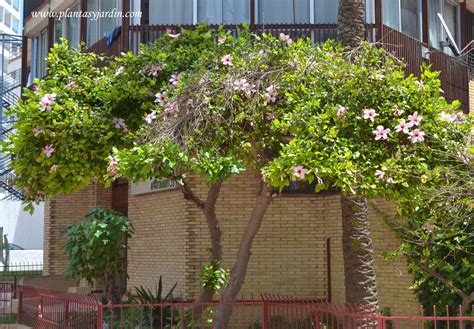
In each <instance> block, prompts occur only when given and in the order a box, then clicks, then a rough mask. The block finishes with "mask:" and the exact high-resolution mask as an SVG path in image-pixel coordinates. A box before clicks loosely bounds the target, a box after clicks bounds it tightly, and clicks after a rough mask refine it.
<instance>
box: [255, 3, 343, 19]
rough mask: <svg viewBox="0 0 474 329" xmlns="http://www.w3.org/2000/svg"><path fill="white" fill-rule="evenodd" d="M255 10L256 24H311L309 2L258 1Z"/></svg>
mask: <svg viewBox="0 0 474 329" xmlns="http://www.w3.org/2000/svg"><path fill="white" fill-rule="evenodd" d="M330 3H331V4H333V6H335V2H334V1H331V2H330ZM255 9H256V10H257V15H256V17H257V20H256V23H258V24H272V23H275V24H278V23H281V24H294V23H311V20H310V0H258V1H257V3H256V6H255Z"/></svg>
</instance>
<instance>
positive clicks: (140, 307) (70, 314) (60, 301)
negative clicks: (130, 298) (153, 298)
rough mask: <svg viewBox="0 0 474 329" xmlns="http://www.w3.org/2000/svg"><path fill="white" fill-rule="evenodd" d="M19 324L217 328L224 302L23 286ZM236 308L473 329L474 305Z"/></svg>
mask: <svg viewBox="0 0 474 329" xmlns="http://www.w3.org/2000/svg"><path fill="white" fill-rule="evenodd" d="M18 296H19V303H18V322H19V323H21V324H25V325H28V326H30V327H32V328H48V329H49V328H51V329H55V328H58V329H63V328H64V329H66V328H68V329H89V328H91V329H94V328H96V329H113V328H116V329H139V328H140V329H141V328H143V329H145V328H146V329H148V328H149V329H151V328H160V329H162V328H182V329H184V328H212V327H214V325H215V323H213V319H214V316H215V314H216V312H217V309H218V308H219V307H220V306H221V305H223V302H222V301H214V302H209V303H201V304H198V305H196V304H194V302H193V301H172V302H166V303H164V302H163V303H159V304H138V303H137V304H133V303H130V304H120V305H102V304H100V303H99V302H98V301H97V300H96V298H95V297H94V296H89V295H78V294H69V293H62V292H53V291H47V290H41V289H34V288H28V287H21V289H20V290H19V292H18ZM227 305H231V306H232V307H233V312H232V317H231V319H230V322H229V325H228V326H227V328H242V329H261V328H264V329H277V328H281V329H283V328H285V329H290V328H295V329H303V328H308V329H310V328H311V329H329V328H331V329H335V328H337V329H339V328H340V329H346V328H347V329H353V328H354V329H355V328H374V329H375V328H378V329H390V328H393V329H399V328H400V329H402V328H410V329H411V328H413V329H414V328H421V329H424V328H427V329H428V328H433V329H438V328H439V329H441V328H447V329H449V328H457V329H467V328H470V329H472V328H473V325H474V316H473V314H474V306H473V308H472V309H471V310H470V315H464V314H463V311H462V310H461V308H459V311H458V313H457V314H456V315H452V314H450V312H449V308H446V311H445V315H444V316H436V314H439V313H438V312H437V310H436V308H433V309H432V310H430V311H431V312H430V314H434V315H426V313H427V312H426V310H425V309H423V308H410V307H409V306H408V307H406V308H404V309H402V308H398V307H394V308H391V309H390V315H387V314H382V313H381V312H379V311H378V310H377V309H371V308H369V307H361V306H354V305H350V304H346V303H330V302H328V301H327V299H326V298H314V297H312V298H301V297H286V296H278V295H271V294H263V295H262V298H259V299H251V300H240V301H235V302H231V303H227Z"/></svg>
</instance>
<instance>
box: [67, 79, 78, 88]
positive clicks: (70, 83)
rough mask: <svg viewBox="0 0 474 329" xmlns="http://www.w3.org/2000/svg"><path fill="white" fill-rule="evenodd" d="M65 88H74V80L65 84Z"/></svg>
mask: <svg viewBox="0 0 474 329" xmlns="http://www.w3.org/2000/svg"><path fill="white" fill-rule="evenodd" d="M66 88H68V89H72V88H76V83H75V82H74V81H71V82H69V83H68V84H67V85H66Z"/></svg>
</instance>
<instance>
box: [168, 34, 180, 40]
mask: <svg viewBox="0 0 474 329" xmlns="http://www.w3.org/2000/svg"><path fill="white" fill-rule="evenodd" d="M180 35H181V34H180V33H176V34H173V33H168V36H169V37H170V38H173V39H176V38H178V37H179V36H180Z"/></svg>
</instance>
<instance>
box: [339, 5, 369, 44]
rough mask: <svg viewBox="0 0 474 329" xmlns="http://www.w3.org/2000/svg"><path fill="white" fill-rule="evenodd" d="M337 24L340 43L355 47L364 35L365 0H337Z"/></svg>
mask: <svg viewBox="0 0 474 329" xmlns="http://www.w3.org/2000/svg"><path fill="white" fill-rule="evenodd" d="M337 24H338V25H337V38H338V40H339V41H340V42H341V43H342V45H344V46H347V47H351V48H354V47H357V46H358V45H359V44H360V43H361V41H362V40H364V36H365V0H339V13H338V17H337Z"/></svg>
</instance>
